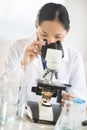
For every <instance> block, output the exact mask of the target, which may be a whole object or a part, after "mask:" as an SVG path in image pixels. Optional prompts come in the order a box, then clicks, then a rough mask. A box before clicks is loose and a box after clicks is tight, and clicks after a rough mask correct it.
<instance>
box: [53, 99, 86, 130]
mask: <svg viewBox="0 0 87 130" xmlns="http://www.w3.org/2000/svg"><path fill="white" fill-rule="evenodd" d="M84 103H85V101H84V100H81V99H77V98H76V99H73V100H72V101H66V102H65V104H64V107H63V108H62V112H61V114H60V117H59V118H58V120H57V122H56V125H55V130H75V129H77V128H80V127H81V122H82V119H83V115H84Z"/></svg>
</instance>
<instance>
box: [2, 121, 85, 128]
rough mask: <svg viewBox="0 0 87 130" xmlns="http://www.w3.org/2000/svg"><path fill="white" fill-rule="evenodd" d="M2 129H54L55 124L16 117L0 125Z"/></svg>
mask: <svg viewBox="0 0 87 130" xmlns="http://www.w3.org/2000/svg"><path fill="white" fill-rule="evenodd" d="M0 130H54V125H48V124H41V123H34V122H31V121H30V120H29V119H26V120H21V119H20V120H18V119H15V120H14V121H11V122H8V123H5V124H4V125H0ZM77 130H87V126H85V127H81V128H78V129H77Z"/></svg>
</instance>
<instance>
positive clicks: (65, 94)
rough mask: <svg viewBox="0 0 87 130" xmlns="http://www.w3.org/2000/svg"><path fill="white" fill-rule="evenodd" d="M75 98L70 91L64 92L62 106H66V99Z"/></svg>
mask: <svg viewBox="0 0 87 130" xmlns="http://www.w3.org/2000/svg"><path fill="white" fill-rule="evenodd" d="M73 98H75V97H74V96H73V95H71V94H69V93H63V94H62V100H61V103H60V104H61V106H64V103H65V101H66V100H72V99H73Z"/></svg>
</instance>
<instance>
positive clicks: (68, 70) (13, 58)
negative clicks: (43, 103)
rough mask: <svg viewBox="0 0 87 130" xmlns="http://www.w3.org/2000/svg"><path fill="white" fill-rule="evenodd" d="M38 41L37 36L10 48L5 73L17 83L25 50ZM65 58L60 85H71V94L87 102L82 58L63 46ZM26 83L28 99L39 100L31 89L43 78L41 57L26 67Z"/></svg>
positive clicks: (61, 69) (20, 41)
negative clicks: (10, 75)
mask: <svg viewBox="0 0 87 130" xmlns="http://www.w3.org/2000/svg"><path fill="white" fill-rule="evenodd" d="M35 39H36V34H34V35H33V36H32V37H31V38H27V39H22V40H19V41H17V42H15V43H14V44H12V45H11V47H10V48H9V51H8V54H7V58H6V61H5V72H6V73H8V74H12V76H14V77H13V78H14V79H15V81H17V80H19V79H20V78H19V77H20V75H21V72H22V71H21V68H22V69H23V67H21V60H22V58H23V54H24V50H25V48H26V47H27V46H28V45H29V44H31V43H32V41H33V40H35ZM63 49H64V58H63V59H62V63H61V64H62V65H61V68H60V71H59V72H58V80H59V81H60V83H65V84H71V85H72V87H71V88H70V89H69V92H70V93H72V94H73V95H75V96H76V97H79V98H82V99H86V100H87V96H86V95H87V90H86V82H85V74H84V67H83V60H82V56H81V55H80V53H79V52H77V51H76V50H74V49H72V48H70V47H67V46H65V45H63ZM24 72H25V73H24V74H25V82H26V84H27V94H26V95H27V97H28V100H38V99H40V98H41V96H37V95H36V94H35V93H33V92H31V87H32V86H36V79H38V78H41V77H42V76H43V66H42V62H41V56H40V55H38V57H36V58H35V60H33V62H32V63H31V64H30V65H26V66H25V67H24Z"/></svg>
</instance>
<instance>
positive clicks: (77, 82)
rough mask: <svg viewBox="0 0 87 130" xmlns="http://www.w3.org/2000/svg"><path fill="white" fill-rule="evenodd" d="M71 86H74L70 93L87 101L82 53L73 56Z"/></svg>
mask: <svg viewBox="0 0 87 130" xmlns="http://www.w3.org/2000/svg"><path fill="white" fill-rule="evenodd" d="M73 57H74V58H73V59H72V69H71V78H70V84H71V85H72V87H71V89H70V91H71V93H73V94H74V95H75V96H76V97H79V98H82V99H85V100H87V87H86V79H85V72H84V64H83V58H82V56H81V54H80V53H77V55H74V56H73Z"/></svg>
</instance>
